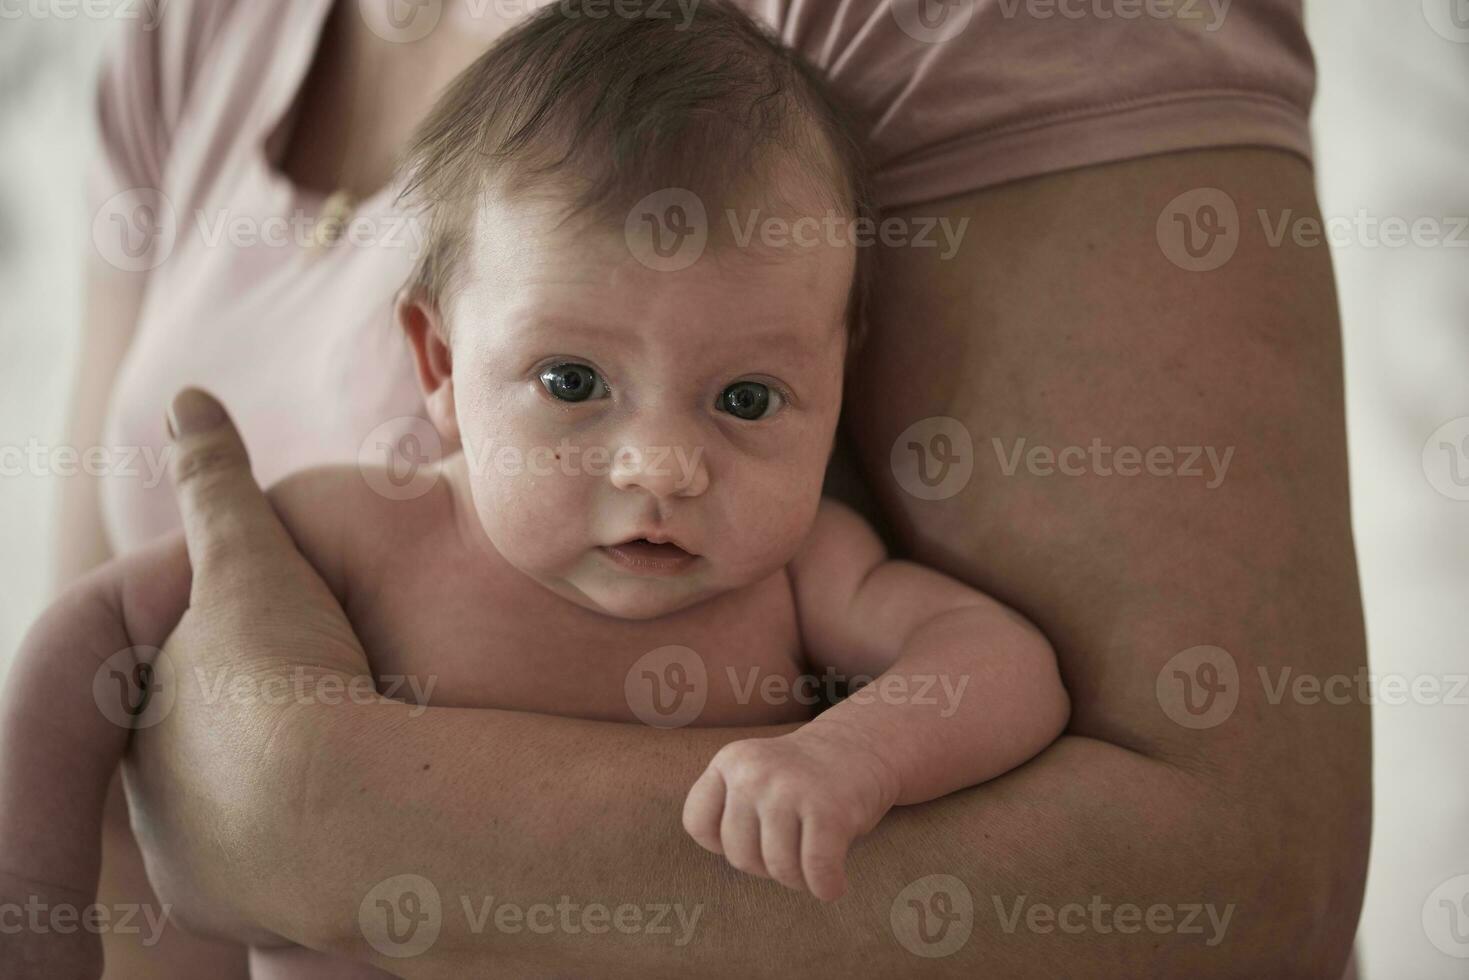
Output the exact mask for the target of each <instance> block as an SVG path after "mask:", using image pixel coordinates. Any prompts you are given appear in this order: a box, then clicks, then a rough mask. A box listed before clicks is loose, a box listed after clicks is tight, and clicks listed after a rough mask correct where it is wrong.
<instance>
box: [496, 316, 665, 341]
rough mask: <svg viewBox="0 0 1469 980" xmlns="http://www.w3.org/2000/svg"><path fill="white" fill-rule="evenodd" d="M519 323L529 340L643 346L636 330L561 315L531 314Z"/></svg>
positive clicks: (639, 334) (641, 338)
mask: <svg viewBox="0 0 1469 980" xmlns="http://www.w3.org/2000/svg"><path fill="white" fill-rule="evenodd" d="M517 321H518V322H519V323H520V324H521V327H522V329H523V330H524V331H525V334H526V336H527V337H528V338H531V339H540V338H544V337H556V338H558V339H559V338H564V337H572V338H575V337H587V338H595V339H597V340H601V341H604V342H606V341H613V342H617V343H624V344H632V345H635V346H642V344H643V337H642V334H641V333H640V332H639V331H637V330H634V329H631V328H629V327H625V326H619V325H615V324H610V323H598V322H596V321H593V320H583V319H580V318H576V317H568V316H565V315H560V314H546V313H530V314H528V315H526V316H523V317H518V318H517Z"/></svg>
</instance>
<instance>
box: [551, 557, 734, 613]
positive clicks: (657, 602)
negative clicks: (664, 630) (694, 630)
mask: <svg viewBox="0 0 1469 980" xmlns="http://www.w3.org/2000/svg"><path fill="white" fill-rule="evenodd" d="M597 561H600V560H597ZM536 577H537V578H538V579H539V580H540V582H541V584H542V585H544V586H546V587H548V588H550V589H551V590H552V591H553V592H556V593H557V594H558V595H561V596H562V597H563V598H566V599H569V600H570V601H572V602H574V603H576V604H577V605H579V606H581V607H582V608H583V609H589V610H591V611H592V612H598V613H602V614H603V615H605V616H612V617H614V618H616V619H627V620H649V619H659V618H661V617H664V616H671V615H673V614H674V613H677V612H681V611H683V610H685V609H688V608H690V607H691V606H696V605H698V604H699V603H701V602H704V601H705V600H708V599H712V598H714V597H715V596H717V595H721V594H723V593H725V592H727V591H730V587H728V586H726V585H724V584H716V583H714V582H711V581H710V576H709V574H708V569H698V570H693V571H689V572H685V573H682V574H678V575H671V576H642V575H637V574H634V573H630V572H623V571H618V570H611V569H608V568H605V567H596V564H593V566H592V567H590V568H588V567H585V566H584V567H582V568H578V569H576V570H575V571H573V572H572V573H571V574H569V575H566V576H564V577H557V578H555V579H549V580H548V579H546V578H541V577H539V576H536Z"/></svg>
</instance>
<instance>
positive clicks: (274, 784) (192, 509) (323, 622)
mask: <svg viewBox="0 0 1469 980" xmlns="http://www.w3.org/2000/svg"><path fill="white" fill-rule="evenodd" d="M169 428H170V430H171V431H172V432H173V434H174V443H173V448H174V456H173V460H172V470H171V472H172V476H173V480H174V485H175V490H176V493H177V497H178V502H179V506H180V509H181V511H182V514H183V522H184V529H185V534H186V537H187V541H188V551H189V561H190V564H191V566H192V568H193V584H192V588H191V591H190V595H189V609H188V612H186V613H185V614H184V617H183V619H182V620H181V621H180V623H179V625H178V628H177V629H176V630H175V632H174V634H173V635H172V637H171V638H170V639H169V642H168V643H167V645H166V646H165V647H164V653H163V657H164V658H166V659H167V661H168V666H169V668H170V670H171V673H172V676H173V682H174V686H175V690H176V692H177V695H176V696H177V701H176V702H175V704H174V707H173V708H172V709H171V710H170V711H169V712H168V713H167V714H166V715H165V716H164V717H163V720H162V721H161V722H160V723H159V724H157V725H156V726H154V727H150V728H146V729H143V730H141V731H139V732H138V733H136V735H135V736H134V741H133V745H132V750H131V752H130V755H129V756H128V758H127V759H126V760H125V763H124V776H125V779H126V782H127V787H128V795H129V800H130V802H131V804H132V808H133V823H134V828H135V830H136V832H137V835H138V840H139V843H140V844H141V845H142V847H143V850H144V855H145V858H146V860H147V864H148V873H149V877H150V878H151V879H152V881H153V882H154V885H155V887H156V888H157V890H158V893H159V897H160V899H161V900H162V901H163V902H164V903H165V904H166V905H171V906H172V914H173V915H174V917H175V918H177V919H179V920H180V921H182V922H183V923H184V924H185V925H186V926H188V927H190V928H193V929H195V930H197V931H200V932H204V933H208V934H213V935H218V936H221V937H223V938H230V939H235V940H239V941H242V942H251V943H255V944H268V943H270V942H279V939H278V938H277V937H275V936H274V935H273V934H271V933H270V932H268V931H265V930H262V929H261V928H260V925H259V922H258V920H257V918H256V917H254V916H252V915H250V914H249V911H248V902H247V901H246V899H247V897H248V896H251V895H252V894H254V892H252V890H251V886H252V885H259V884H261V882H260V881H259V874H260V868H259V866H258V865H249V862H248V861H247V863H246V864H240V863H238V862H237V860H236V859H247V858H248V856H249V852H250V849H251V848H252V847H254V846H258V844H259V841H258V840H256V839H253V838H252V836H251V834H252V831H253V830H254V829H255V828H256V827H258V826H259V821H258V816H259V814H260V813H261V811H262V810H265V809H268V808H274V807H276V806H279V805H280V804H281V803H282V802H283V793H284V785H283V784H284V780H283V769H282V767H281V765H280V760H279V759H277V758H276V757H275V755H274V751H275V750H274V746H275V744H276V738H277V736H278V735H279V734H281V733H282V732H283V731H284V730H285V729H286V728H287V727H288V726H289V725H290V723H291V720H292V718H293V717H294V709H295V707H296V705H294V704H292V703H290V702H289V700H288V699H285V698H259V699H252V698H249V697H235V696H228V697H225V698H224V699H223V701H222V702H221V698H220V692H231V691H268V690H270V689H269V688H268V687H262V685H264V684H266V682H268V681H269V680H270V679H272V678H278V679H286V680H288V679H290V677H291V676H292V675H296V674H298V673H299V672H303V671H304V672H307V673H313V674H325V673H334V674H341V675H343V676H344V677H349V678H350V677H354V676H358V675H365V674H368V662H367V658H366V656H365V654H364V653H363V650H362V647H361V645H360V644H359V643H358V642H357V638H356V636H355V635H354V634H353V632H352V627H351V625H350V624H349V623H348V621H347V618H346V616H345V615H344V613H343V612H342V609H341V606H340V605H339V604H338V603H337V601H336V598H335V597H334V596H333V595H332V593H331V591H330V589H329V588H328V587H327V585H326V583H325V582H324V581H323V580H322V577H321V576H320V575H319V574H318V573H317V571H316V569H314V568H313V567H312V566H311V564H310V563H309V562H308V561H307V560H306V559H305V558H304V557H303V556H302V555H301V553H300V552H299V551H298V550H297V548H296V545H295V542H294V541H293V540H292V538H291V536H290V534H289V533H288V532H287V531H286V529H285V527H284V526H283V525H282V524H281V522H280V520H279V518H277V516H276V513H275V511H274V509H273V508H272V507H271V504H270V501H269V500H268V499H267V498H266V495H265V494H264V493H263V492H262V491H261V489H260V487H259V486H258V485H257V484H256V482H255V480H254V478H253V476H252V475H251V472H250V460H249V456H248V454H247V452H246V450H245V445H244V443H243V442H242V440H241V438H240V435H239V433H238V432H237V431H236V429H235V427H234V424H233V423H232V422H231V420H230V418H229V416H228V414H227V413H226V411H225V410H224V408H223V407H222V406H221V405H220V404H219V402H218V401H216V400H215V399H214V398H213V397H211V396H210V395H208V394H206V393H204V392H202V391H198V390H196V389H186V390H185V391H183V392H180V393H179V395H178V396H177V397H176V398H175V399H174V402H173V405H172V407H171V410H170V412H169ZM286 860H288V859H286ZM247 865H249V866H247ZM242 876H244V877H243V880H242Z"/></svg>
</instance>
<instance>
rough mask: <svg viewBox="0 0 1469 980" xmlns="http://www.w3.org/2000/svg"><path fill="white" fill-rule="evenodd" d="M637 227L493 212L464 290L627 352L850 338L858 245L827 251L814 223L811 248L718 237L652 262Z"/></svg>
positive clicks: (542, 206)
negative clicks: (639, 345)
mask: <svg viewBox="0 0 1469 980" xmlns="http://www.w3.org/2000/svg"><path fill="white" fill-rule="evenodd" d="M724 217H728V218H729V220H730V221H732V222H733V221H736V220H739V218H740V216H739V214H738V212H734V213H733V214H732V215H730V216H724ZM811 217H813V219H814V216H811ZM636 218H637V214H636V212H633V213H632V217H631V218H630V219H629V221H628V222H625V223H624V226H623V227H616V226H614V225H612V224H610V223H608V222H605V221H596V220H591V219H588V218H587V217H585V216H582V217H576V218H573V219H571V220H567V219H566V217H565V214H564V211H562V210H558V209H557V207H556V206H555V205H554V204H553V203H548V202H536V201H527V200H522V201H514V202H511V201H498V202H497V201H494V200H491V201H488V202H487V203H486V206H485V207H484V208H483V209H482V210H481V212H480V214H479V215H478V217H477V220H476V221H475V223H474V226H473V240H472V241H471V242H470V247H469V248H468V249H467V253H468V254H467V255H466V259H467V262H466V266H467V268H466V269H465V270H464V272H465V273H466V275H465V276H464V283H465V286H466V291H467V292H469V293H472V294H473V300H474V302H475V303H476V305H485V304H494V305H499V306H501V307H502V308H503V309H504V311H505V313H506V315H507V317H509V316H510V315H511V311H512V310H513V319H514V322H515V323H516V324H517V325H522V324H531V325H538V329H541V330H543V331H548V330H550V329H552V328H554V327H558V326H559V327H560V328H562V329H563V331H564V330H567V329H569V328H571V327H573V326H576V325H582V326H587V327H590V326H595V325H599V324H600V325H604V326H608V327H609V329H610V330H612V331H614V332H615V333H616V334H617V335H618V336H620V337H621V338H622V339H624V340H625V341H626V342H636V341H637V340H638V339H639V338H640V337H645V338H652V337H656V336H658V335H659V334H660V333H665V334H666V333H672V334H674V335H676V336H679V337H683V338H686V339H687V340H688V342H689V343H701V342H702V343H708V342H710V341H711V340H723V339H726V338H725V336H724V333H723V332H736V333H735V335H734V336H732V337H730V338H728V339H739V338H740V337H754V338H758V339H761V340H764V341H768V342H770V343H772V344H777V345H779V346H781V347H791V346H805V347H809V348H821V347H825V346H826V343H827V341H828V340H829V333H830V331H831V330H838V331H841V330H843V329H844V328H845V323H844V316H845V312H846V304H847V298H848V294H849V292H850V289H851V285H852V277H853V275H854V273H855V269H854V266H855V260H854V255H853V254H852V253H853V251H854V248H853V246H852V245H851V244H850V243H844V242H841V241H835V240H834V241H826V240H823V239H821V238H820V237H819V233H818V232H817V231H816V230H815V226H814V225H812V224H810V223H809V222H808V224H807V225H805V226H802V228H801V230H800V233H801V234H804V235H805V236H806V238H805V239H804V240H803V241H804V243H801V242H785V241H784V240H777V241H775V242H774V244H772V242H771V241H769V240H764V241H761V240H757V237H753V236H752V237H748V238H746V239H744V240H741V239H739V238H738V237H736V236H735V235H734V234H733V233H732V232H729V233H722V234H710V235H709V236H708V239H707V241H706V242H705V243H704V247H703V248H702V249H701V250H699V251H698V253H697V254H693V255H686V256H683V257H679V256H677V255H676V252H674V251H672V250H673V249H676V248H677V247H678V246H677V245H676V244H675V240H674V239H670V238H665V239H664V241H663V244H664V245H665V246H667V247H665V248H662V249H661V250H651V251H645V249H646V248H647V246H648V243H649V239H648V238H646V237H640V236H644V233H643V232H642V231H640V230H639V229H637V228H635V227H633V226H636V225H638V224H639V222H638V221H637V220H636ZM657 231H659V229H653V232H657ZM813 235H815V236H817V237H815V238H813V237H811V236H813ZM660 259H669V260H670V261H659V260H660Z"/></svg>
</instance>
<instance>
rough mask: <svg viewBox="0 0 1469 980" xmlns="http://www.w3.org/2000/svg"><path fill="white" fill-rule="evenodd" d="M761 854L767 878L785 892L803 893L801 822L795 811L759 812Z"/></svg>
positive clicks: (771, 810) (766, 810) (782, 809)
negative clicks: (785, 890)
mask: <svg viewBox="0 0 1469 980" xmlns="http://www.w3.org/2000/svg"><path fill="white" fill-rule="evenodd" d="M760 854H761V856H762V857H764V859H765V870H766V871H768V872H770V877H772V878H774V879H775V880H776V881H778V882H780V883H781V884H782V885H785V886H786V887H787V888H794V889H796V890H797V891H805V890H806V879H805V878H804V877H803V876H802V874H801V818H800V817H798V816H797V815H796V813H795V811H794V810H789V809H785V808H779V809H776V808H770V809H762V810H761V811H760Z"/></svg>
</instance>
